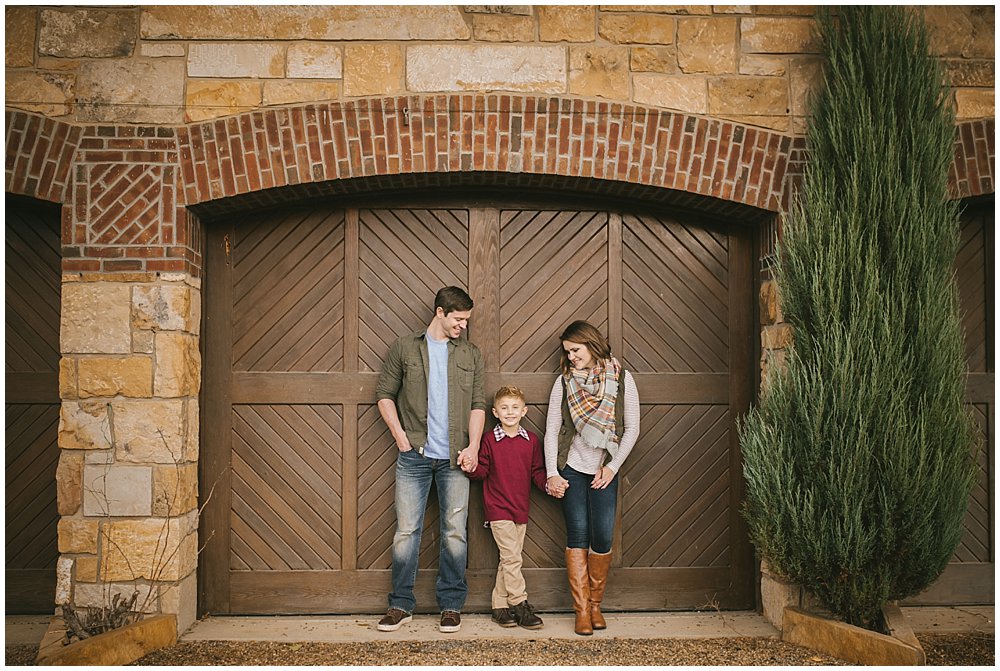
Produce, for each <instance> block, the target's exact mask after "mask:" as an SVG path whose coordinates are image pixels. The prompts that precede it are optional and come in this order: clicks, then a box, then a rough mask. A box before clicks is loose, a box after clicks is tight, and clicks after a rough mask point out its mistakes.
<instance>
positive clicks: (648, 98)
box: [632, 74, 708, 114]
mask: <svg viewBox="0 0 1000 671" xmlns="http://www.w3.org/2000/svg"><path fill="white" fill-rule="evenodd" d="M706 81H707V80H706V78H705V77H700V76H697V75H660V74H635V75H633V76H632V98H633V100H635V102H637V103H642V104H644V105H654V106H656V107H663V108H665V109H671V110H679V111H681V112H691V113H693V114H704V113H705V112H707V111H708V87H707V83H706Z"/></svg>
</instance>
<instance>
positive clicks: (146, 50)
mask: <svg viewBox="0 0 1000 671" xmlns="http://www.w3.org/2000/svg"><path fill="white" fill-rule="evenodd" d="M139 55H140V56H144V57H146V58H184V56H185V55H187V52H186V51H185V50H184V45H183V44H173V43H170V42H166V43H164V42H143V43H142V44H140V45H139Z"/></svg>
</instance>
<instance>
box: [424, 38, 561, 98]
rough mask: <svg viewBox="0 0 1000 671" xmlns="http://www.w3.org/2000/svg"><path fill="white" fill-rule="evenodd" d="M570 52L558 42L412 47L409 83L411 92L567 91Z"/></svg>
mask: <svg viewBox="0 0 1000 671" xmlns="http://www.w3.org/2000/svg"><path fill="white" fill-rule="evenodd" d="M565 54H566V52H565V50H564V49H563V48H562V47H554V46H553V47H522V46H506V45H486V46H480V45H475V46H451V45H421V46H413V47H409V48H408V49H407V50H406V83H407V87H408V88H409V89H410V90H411V91H476V90H482V89H499V90H507V91H536V92H545V93H564V92H565V91H566V55H565Z"/></svg>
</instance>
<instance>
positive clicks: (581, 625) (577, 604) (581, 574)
mask: <svg viewBox="0 0 1000 671" xmlns="http://www.w3.org/2000/svg"><path fill="white" fill-rule="evenodd" d="M566 576H567V577H568V578H569V593H570V595H571V596H572V597H573V611H574V612H575V613H576V622H575V623H574V625H573V631H575V632H576V633H577V634H579V635H580V636H590V635H591V634H593V633H594V627H593V625H592V624H591V622H590V575H589V574H588V572H587V548H566Z"/></svg>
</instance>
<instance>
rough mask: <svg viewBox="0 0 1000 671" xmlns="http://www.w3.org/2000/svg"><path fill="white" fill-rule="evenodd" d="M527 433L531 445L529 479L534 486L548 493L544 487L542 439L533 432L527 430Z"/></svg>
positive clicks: (545, 479) (544, 472) (545, 478)
mask: <svg viewBox="0 0 1000 671" xmlns="http://www.w3.org/2000/svg"><path fill="white" fill-rule="evenodd" d="M528 435H529V436H531V442H532V447H533V449H532V450H531V481H532V482H534V483H535V486H536V487H538V488H539V489H540V490H542V491H543V492H545V493H546V494H548V491H547V490H546V489H545V483H546V481H547V479H548V478H547V477H546V471H545V454H544V453H543V452H542V441H541V440H539V438H538V436H536V435H535V434H534V433H531V432H529V433H528Z"/></svg>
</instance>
